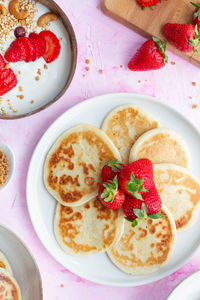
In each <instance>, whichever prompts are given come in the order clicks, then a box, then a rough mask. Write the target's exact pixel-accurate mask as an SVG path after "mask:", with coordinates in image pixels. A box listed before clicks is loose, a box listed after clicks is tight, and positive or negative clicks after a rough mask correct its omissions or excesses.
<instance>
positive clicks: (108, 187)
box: [101, 175, 118, 203]
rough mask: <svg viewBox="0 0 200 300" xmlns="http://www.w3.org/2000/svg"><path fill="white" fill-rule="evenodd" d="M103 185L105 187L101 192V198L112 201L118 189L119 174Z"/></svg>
mask: <svg viewBox="0 0 200 300" xmlns="http://www.w3.org/2000/svg"><path fill="white" fill-rule="evenodd" d="M103 186H104V187H105V189H104V190H103V192H102V193H101V198H103V199H104V201H105V202H111V203H112V202H113V200H114V198H115V195H116V193H117V190H118V180H117V175H116V176H115V178H114V179H113V180H109V181H108V182H105V183H103Z"/></svg>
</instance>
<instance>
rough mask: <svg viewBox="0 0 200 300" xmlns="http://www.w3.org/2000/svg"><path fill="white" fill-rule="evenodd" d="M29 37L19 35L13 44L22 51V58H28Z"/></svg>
mask: <svg viewBox="0 0 200 300" xmlns="http://www.w3.org/2000/svg"><path fill="white" fill-rule="evenodd" d="M27 39H28V38H27V37H19V38H18V39H16V40H15V41H14V42H13V43H12V44H13V46H15V47H16V48H18V50H19V52H20V60H26V58H27V53H28V49H27V47H28V46H27V42H26V41H27Z"/></svg>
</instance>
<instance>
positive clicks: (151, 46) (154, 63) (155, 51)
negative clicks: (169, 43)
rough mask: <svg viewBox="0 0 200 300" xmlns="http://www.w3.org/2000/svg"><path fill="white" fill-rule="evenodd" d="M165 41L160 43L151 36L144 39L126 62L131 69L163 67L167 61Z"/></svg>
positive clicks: (146, 69)
mask: <svg viewBox="0 0 200 300" xmlns="http://www.w3.org/2000/svg"><path fill="white" fill-rule="evenodd" d="M165 50H166V43H163V44H162V43H161V42H160V40H159V39H157V38H155V37H153V38H152V39H151V40H148V41H146V42H145V43H144V44H143V45H142V47H141V48H139V49H138V50H137V52H136V54H135V55H134V56H133V57H132V58H131V60H130V61H129V63H128V68H129V69H130V70H131V71H150V70H157V69H161V68H162V67H164V65H165V64H166V63H167V61H168V57H167V55H166V53H165Z"/></svg>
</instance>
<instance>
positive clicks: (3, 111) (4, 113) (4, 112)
mask: <svg viewBox="0 0 200 300" xmlns="http://www.w3.org/2000/svg"><path fill="white" fill-rule="evenodd" d="M1 111H2V114H3V115H4V116H6V115H7V112H6V111H5V109H4V108H3V107H1Z"/></svg>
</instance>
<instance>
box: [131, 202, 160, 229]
mask: <svg viewBox="0 0 200 300" xmlns="http://www.w3.org/2000/svg"><path fill="white" fill-rule="evenodd" d="M133 211H134V214H135V215H136V217H137V218H135V219H134V220H130V219H129V218H127V217H125V219H126V220H127V221H129V222H131V226H132V227H135V226H137V225H138V222H139V221H141V220H147V219H162V218H164V217H165V216H164V215H163V214H162V213H161V212H159V213H155V214H151V215H147V207H146V205H145V203H142V208H141V209H138V208H134V209H133Z"/></svg>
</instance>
